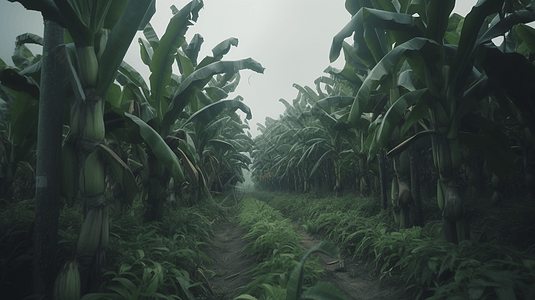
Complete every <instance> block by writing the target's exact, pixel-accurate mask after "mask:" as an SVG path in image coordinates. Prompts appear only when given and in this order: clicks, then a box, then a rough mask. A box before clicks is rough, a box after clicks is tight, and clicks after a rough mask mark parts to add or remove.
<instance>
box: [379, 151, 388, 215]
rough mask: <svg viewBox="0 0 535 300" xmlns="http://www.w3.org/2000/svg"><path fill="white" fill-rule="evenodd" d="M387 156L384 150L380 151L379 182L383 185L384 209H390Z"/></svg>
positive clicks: (382, 199)
mask: <svg viewBox="0 0 535 300" xmlns="http://www.w3.org/2000/svg"><path fill="white" fill-rule="evenodd" d="M385 163H386V156H385V152H384V151H383V150H380V151H379V183H380V185H381V204H382V207H383V210H386V209H388V188H387V187H388V186H387V183H386V181H387V178H386V166H385Z"/></svg>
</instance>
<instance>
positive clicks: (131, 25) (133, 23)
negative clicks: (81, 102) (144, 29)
mask: <svg viewBox="0 0 535 300" xmlns="http://www.w3.org/2000/svg"><path fill="white" fill-rule="evenodd" d="M152 5H153V1H152V0H130V1H128V3H127V4H126V6H125V8H124V11H123V13H122V15H121V18H120V19H119V21H117V24H116V25H115V26H114V27H113V30H112V31H111V33H110V35H109V37H108V42H107V43H106V48H105V49H104V52H103V53H102V56H101V58H100V61H99V68H98V82H97V88H96V92H97V94H98V95H101V96H104V95H105V94H106V92H107V90H108V87H109V86H110V84H111V83H112V82H113V81H114V80H115V76H116V74H117V70H118V69H119V66H120V65H121V62H122V61H123V58H124V56H125V54H126V51H127V50H128V48H129V47H130V44H131V43H132V40H133V39H134V36H135V34H136V32H137V30H138V28H139V26H140V25H141V24H142V22H143V20H144V18H146V14H147V12H148V11H150V8H151V6H152Z"/></svg>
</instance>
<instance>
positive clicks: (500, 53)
mask: <svg viewBox="0 0 535 300" xmlns="http://www.w3.org/2000/svg"><path fill="white" fill-rule="evenodd" d="M454 6H455V1H418V2H417V1H374V0H369V1H366V0H365V1H346V9H347V10H348V11H349V13H351V15H352V16H353V17H352V19H351V21H350V22H349V23H348V24H347V25H346V26H345V27H344V28H343V29H342V30H341V31H340V32H339V33H338V34H336V35H335V36H334V38H333V42H332V45H331V51H330V54H329V55H330V60H331V61H335V60H336V59H337V58H338V57H339V55H340V52H342V51H343V53H344V57H345V66H344V68H343V69H342V70H338V69H334V68H332V67H329V68H327V69H326V70H325V71H326V73H328V74H330V77H320V78H318V79H317V80H316V81H315V82H314V84H315V88H313V87H309V86H304V87H303V86H299V85H294V87H295V88H296V89H297V90H298V95H297V97H296V98H295V99H294V100H293V101H290V102H288V101H286V100H284V99H281V100H280V101H281V102H282V103H283V104H284V105H285V106H286V110H285V112H284V113H283V114H282V115H281V116H280V118H279V119H277V120H275V119H270V118H268V119H267V120H266V122H265V125H262V124H259V125H258V126H259V127H260V130H261V132H262V134H261V135H260V136H258V137H256V138H255V140H254V141H255V145H254V150H253V153H252V159H253V179H254V180H255V181H256V183H257V185H258V187H260V188H262V189H266V190H283V191H298V192H305V193H306V192H309V191H314V190H318V189H319V190H322V189H323V190H325V191H335V192H336V193H337V194H341V193H342V191H344V190H346V191H359V192H360V193H361V194H363V195H370V194H372V193H374V194H380V195H381V197H382V205H383V208H384V209H386V208H387V206H388V202H389V198H390V199H391V201H392V205H393V211H394V216H395V218H396V221H397V222H398V223H399V226H400V227H401V228H407V227H410V226H413V225H423V224H422V222H423V212H422V204H421V196H422V195H424V196H426V197H427V198H430V197H432V196H433V194H434V195H435V196H436V199H437V201H438V206H439V208H440V209H441V210H442V216H443V220H442V233H443V235H444V237H445V239H446V240H447V241H449V242H454V243H458V242H459V241H462V240H465V239H469V238H470V234H469V222H468V216H467V215H466V211H465V199H467V198H474V197H481V196H482V197H487V198H488V199H489V202H490V201H491V199H492V201H493V202H498V201H499V200H500V198H501V197H503V196H504V195H507V196H512V195H514V196H524V195H525V194H527V195H528V196H533V195H534V194H533V192H534V191H533V188H534V186H535V185H534V184H535V182H534V181H533V180H534V177H533V176H534V174H533V171H534V170H533V168H534V165H535V161H534V156H533V155H534V152H533V151H534V141H535V140H534V138H533V132H535V131H534V130H535V122H534V120H535V118H534V116H535V102H534V101H533V100H534V98H533V97H534V96H535V89H534V85H533V83H534V82H535V67H534V66H533V60H534V58H535V56H533V54H534V53H535V39H534V37H535V29H533V28H532V27H529V26H527V25H524V23H528V22H532V21H534V20H535V10H534V7H533V2H532V1H505V2H504V1H493V0H488V1H479V2H478V4H477V5H476V6H474V7H473V8H472V10H471V11H470V13H469V14H468V15H467V16H466V17H462V16H460V15H458V14H451V13H452V10H453V8H454ZM350 36H353V41H354V43H353V45H350V44H348V43H346V42H345V39H346V38H348V37H350ZM498 37H501V38H502V42H501V45H500V46H496V45H495V44H494V43H493V42H492V41H493V40H494V41H497V40H495V39H496V38H498Z"/></svg>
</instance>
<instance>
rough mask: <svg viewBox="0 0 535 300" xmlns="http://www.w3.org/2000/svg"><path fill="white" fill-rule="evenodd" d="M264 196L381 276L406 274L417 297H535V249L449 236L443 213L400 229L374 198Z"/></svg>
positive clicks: (405, 279) (311, 230)
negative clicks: (441, 219) (443, 231)
mask: <svg viewBox="0 0 535 300" xmlns="http://www.w3.org/2000/svg"><path fill="white" fill-rule="evenodd" d="M262 199H263V200H264V201H266V202H267V203H269V204H270V205H272V206H273V207H274V208H276V209H279V210H280V211H281V212H283V213H284V214H285V215H286V216H289V217H290V218H292V219H293V220H294V221H298V223H299V224H301V226H303V228H304V229H305V230H306V231H307V232H310V233H321V234H322V235H323V236H325V237H326V238H327V239H328V240H330V241H332V242H335V243H336V244H338V245H339V246H340V247H341V248H342V249H343V250H345V251H346V252H347V253H349V254H350V255H352V256H353V257H354V258H356V259H363V260H366V261H368V262H369V263H368V265H369V266H370V267H371V269H372V270H373V271H375V272H376V273H377V274H378V275H379V277H380V278H381V279H385V278H394V279H401V280H404V281H405V282H406V287H407V289H408V290H410V291H412V292H413V293H414V298H415V299H535V284H534V282H535V256H534V255H533V252H531V253H528V252H521V251H518V250H516V249H514V248H513V247H510V246H505V245H497V244H495V243H492V242H487V243H479V242H472V241H470V240H468V241H463V242H461V243H460V244H459V245H455V244H451V243H446V242H445V241H443V239H442V238H441V235H440V227H441V224H440V222H439V221H433V222H428V223H427V224H425V226H424V227H413V228H409V229H399V228H398V227H397V226H396V225H395V224H394V223H393V221H392V220H391V215H390V213H389V212H388V211H382V210H381V208H380V206H379V200H378V199H375V198H360V197H357V196H354V195H346V196H343V197H334V196H333V197H310V196H307V195H291V194H282V193H280V194H266V195H263V196H262Z"/></svg>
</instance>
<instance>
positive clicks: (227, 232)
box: [207, 220, 254, 300]
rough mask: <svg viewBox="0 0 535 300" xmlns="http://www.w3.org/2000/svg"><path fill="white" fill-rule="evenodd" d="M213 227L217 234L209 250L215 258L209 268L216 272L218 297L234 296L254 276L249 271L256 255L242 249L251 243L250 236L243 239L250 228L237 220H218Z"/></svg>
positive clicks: (223, 299) (214, 286)
mask: <svg viewBox="0 0 535 300" xmlns="http://www.w3.org/2000/svg"><path fill="white" fill-rule="evenodd" d="M213 228H214V235H215V236H214V240H213V243H212V247H211V248H210V250H209V251H208V253H207V254H208V255H209V256H210V257H211V258H212V260H213V263H212V264H211V265H208V266H207V268H208V270H211V271H213V272H215V275H214V276H213V278H211V279H210V284H211V286H212V290H213V291H214V292H215V294H216V298H215V299H218V300H227V299H229V300H230V299H234V298H236V297H237V296H239V295H240V294H241V293H240V291H241V290H242V288H243V287H245V286H246V285H247V283H249V282H250V281H251V277H252V275H251V274H249V273H247V271H249V270H250V269H251V268H252V266H253V264H254V257H250V256H247V255H246V253H245V252H242V249H243V248H244V247H245V245H247V243H248V240H246V239H242V238H243V236H244V235H245V234H246V233H247V232H246V231H245V230H243V229H241V228H240V227H238V225H237V224H236V223H235V222H227V221H225V220H221V221H218V222H217V223H216V224H215V225H214V226H213Z"/></svg>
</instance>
